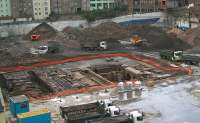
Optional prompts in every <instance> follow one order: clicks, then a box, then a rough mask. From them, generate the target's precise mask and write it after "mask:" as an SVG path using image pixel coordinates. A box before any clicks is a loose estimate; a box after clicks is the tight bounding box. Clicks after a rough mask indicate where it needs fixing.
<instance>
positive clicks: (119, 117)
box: [60, 100, 143, 123]
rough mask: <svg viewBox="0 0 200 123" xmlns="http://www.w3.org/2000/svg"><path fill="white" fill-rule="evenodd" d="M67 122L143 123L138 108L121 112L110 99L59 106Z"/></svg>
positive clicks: (141, 114)
mask: <svg viewBox="0 0 200 123" xmlns="http://www.w3.org/2000/svg"><path fill="white" fill-rule="evenodd" d="M60 111H61V115H62V117H63V118H64V119H65V122H67V123H77V122H78V123H143V113H141V112H140V111H138V110H134V111H131V112H129V113H126V114H121V111H120V108H119V107H117V106H114V105H113V102H112V101H110V100H102V101H97V102H95V103H89V104H83V105H77V106H70V107H60Z"/></svg>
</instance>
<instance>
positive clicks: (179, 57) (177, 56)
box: [160, 50, 183, 61]
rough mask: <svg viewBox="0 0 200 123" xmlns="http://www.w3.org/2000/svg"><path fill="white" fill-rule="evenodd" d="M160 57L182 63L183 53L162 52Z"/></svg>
mask: <svg viewBox="0 0 200 123" xmlns="http://www.w3.org/2000/svg"><path fill="white" fill-rule="evenodd" d="M160 57H161V58H162V59H166V60H169V61H182V59H183V51H171V50H164V51H161V52H160Z"/></svg>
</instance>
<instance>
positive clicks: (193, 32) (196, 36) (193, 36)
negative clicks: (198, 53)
mask: <svg viewBox="0 0 200 123" xmlns="http://www.w3.org/2000/svg"><path fill="white" fill-rule="evenodd" d="M199 32H200V27H197V28H194V29H190V30H188V31H186V32H183V33H182V34H180V35H179V37H180V38H181V39H182V40H183V41H185V42H187V43H188V44H190V45H191V46H192V47H193V48H199V47H200V33H199Z"/></svg>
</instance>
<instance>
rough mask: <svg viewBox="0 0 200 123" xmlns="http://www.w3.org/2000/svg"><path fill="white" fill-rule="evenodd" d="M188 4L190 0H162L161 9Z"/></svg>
mask: <svg viewBox="0 0 200 123" xmlns="http://www.w3.org/2000/svg"><path fill="white" fill-rule="evenodd" d="M187 5H188V0H160V9H161V10H164V9H172V8H177V7H183V6H187Z"/></svg>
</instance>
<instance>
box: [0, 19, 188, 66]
mask: <svg viewBox="0 0 200 123" xmlns="http://www.w3.org/2000/svg"><path fill="white" fill-rule="evenodd" d="M31 34H40V35H41V38H42V39H41V40H40V41H38V42H32V41H30V35H31ZM135 34H137V35H139V36H140V37H142V38H143V39H145V42H144V45H142V46H141V47H139V49H143V50H161V49H187V48H189V45H188V44H187V42H186V43H185V42H183V41H181V40H180V39H178V38H177V37H176V36H175V35H171V34H167V33H166V32H165V31H163V30H162V29H161V28H158V27H153V26H148V25H145V26H130V27H128V28H125V27H122V26H120V25H119V24H117V23H114V22H107V23H103V24H100V25H99V26H97V27H92V28H85V29H82V28H81V29H79V28H72V27H66V28H65V29H64V30H63V31H62V32H57V31H56V30H55V29H54V28H52V27H51V26H49V25H48V24H46V23H42V24H40V25H39V26H37V27H36V28H34V29H33V30H32V31H31V32H30V33H29V34H28V35H26V36H25V38H27V39H28V40H24V39H22V37H19V36H18V37H13V38H8V39H5V40H2V41H1V42H0V44H1V45H0V49H4V47H7V48H8V49H7V50H1V52H0V56H1V57H0V60H1V64H0V66H7V65H15V64H26V63H28V64H29V63H31V62H38V61H39V60H45V59H48V60H50V59H55V58H57V57H56V56H61V57H64V56H73V55H74V54H75V55H78V54H83V53H85V52H84V51H82V50H81V43H84V42H86V41H102V40H106V41H107V42H108V45H109V46H111V47H109V46H108V47H109V48H110V50H119V49H120V48H121V49H123V48H124V47H125V46H122V45H121V44H120V43H119V42H118V41H117V40H123V39H127V38H131V37H132V36H133V35H135ZM49 42H54V43H56V44H58V45H59V46H60V47H61V51H62V52H60V53H57V54H47V55H37V56H35V55H34V56H33V55H30V48H32V47H35V46H36V47H37V46H40V45H48V43H49Z"/></svg>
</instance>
